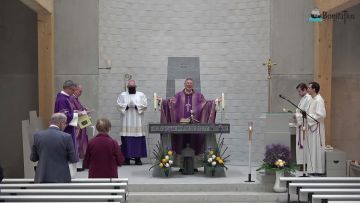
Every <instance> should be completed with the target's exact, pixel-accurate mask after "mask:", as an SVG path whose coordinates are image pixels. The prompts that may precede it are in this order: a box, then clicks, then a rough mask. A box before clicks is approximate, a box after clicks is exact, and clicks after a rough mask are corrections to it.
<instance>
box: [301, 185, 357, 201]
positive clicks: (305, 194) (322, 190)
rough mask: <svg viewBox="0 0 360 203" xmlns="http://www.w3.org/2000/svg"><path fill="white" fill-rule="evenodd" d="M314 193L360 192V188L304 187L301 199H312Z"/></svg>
mask: <svg viewBox="0 0 360 203" xmlns="http://www.w3.org/2000/svg"><path fill="white" fill-rule="evenodd" d="M314 194H323V195H326V194H360V188H302V189H300V194H299V195H300V201H311V200H312V195H314Z"/></svg>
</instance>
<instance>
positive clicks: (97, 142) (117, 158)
mask: <svg viewBox="0 0 360 203" xmlns="http://www.w3.org/2000/svg"><path fill="white" fill-rule="evenodd" d="M110 129H111V123H110V121H109V120H108V119H106V118H102V119H99V120H98V121H97V122H96V130H97V131H98V132H99V134H97V135H96V136H95V137H94V138H93V139H91V140H90V141H89V144H88V147H87V149H86V154H85V158H84V167H85V168H89V178H117V177H118V172H117V167H118V166H121V165H122V163H123V162H124V156H123V155H122V153H121V149H120V146H119V144H118V143H117V141H116V140H114V139H113V138H111V137H110V136H109V132H110Z"/></svg>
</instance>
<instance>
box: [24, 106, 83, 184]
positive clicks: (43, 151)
mask: <svg viewBox="0 0 360 203" xmlns="http://www.w3.org/2000/svg"><path fill="white" fill-rule="evenodd" d="M66 126H67V119H66V115H65V114H64V113H55V114H53V115H52V116H51V120H50V127H49V128H48V129H46V130H42V131H38V132H35V133H34V136H33V137H34V143H33V146H32V149H31V155H30V160H31V161H33V162H36V161H38V163H37V167H36V172H35V180H34V182H36V183H68V182H71V176H70V170H69V162H70V163H75V162H76V161H77V158H76V155H75V149H74V145H73V141H72V139H71V135H69V134H68V133H65V132H62V131H63V130H64V129H65V128H66Z"/></svg>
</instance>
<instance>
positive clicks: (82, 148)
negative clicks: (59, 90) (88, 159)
mask: <svg viewBox="0 0 360 203" xmlns="http://www.w3.org/2000/svg"><path fill="white" fill-rule="evenodd" d="M70 101H71V103H72V104H73V107H74V110H79V111H84V110H85V111H86V110H87V109H86V108H85V107H84V106H83V105H82V104H81V103H80V101H79V98H77V97H75V96H71V97H70ZM75 138H76V144H77V149H75V150H76V151H77V153H78V155H79V158H81V159H84V157H85V152H86V148H87V145H88V142H89V140H88V135H87V133H86V128H84V129H81V128H79V127H77V128H75Z"/></svg>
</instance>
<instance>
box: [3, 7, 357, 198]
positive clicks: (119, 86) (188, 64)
mask: <svg viewBox="0 0 360 203" xmlns="http://www.w3.org/2000/svg"><path fill="white" fill-rule="evenodd" d="M359 36H360V0H306V1H304V0H292V1H289V0H181V1H175V0H1V1H0V84H1V85H0V94H2V95H3V96H2V98H3V99H1V100H0V106H3V107H4V108H3V109H2V112H1V114H0V125H1V133H0V166H1V168H2V170H3V178H4V181H3V182H2V183H0V201H5V202H15V201H17V202H44V201H45V200H47V201H52V202H79V201H80V202H95V201H98V202H107V201H116V202H136V203H140V202H174V203H175V202H264V203H265V202H290V201H293V200H294V201H295V200H296V201H298V200H302V201H305V202H308V201H312V202H334V203H335V202H338V203H340V202H344V201H348V202H360V177H359V176H360V164H359V163H360V147H359V144H360V139H359V132H360V125H359V123H358V121H360V106H359V103H358V102H359V101H360V91H358V90H357V89H358V88H360V69H359V63H360V57H359V56H360V46H358V45H359V44H360V38H359ZM189 78H191V82H192V83H193V90H192V92H199V94H201V95H203V96H204V98H205V100H206V101H205V102H207V103H206V105H209V106H211V104H213V106H211V108H210V107H208V109H210V110H209V111H210V112H212V113H213V114H211V113H209V114H208V115H207V116H210V117H211V116H212V115H214V116H216V118H215V117H214V121H213V122H210V121H209V122H208V121H206V122H203V115H202V114H203V113H204V111H205V110H203V109H205V107H201V108H203V109H202V110H201V111H200V110H195V104H193V107H191V108H194V112H195V115H194V114H193V113H194V112H193V111H192V110H191V113H190V111H189V114H188V115H189V116H183V117H189V118H190V121H189V122H190V124H189V125H188V126H194V127H193V128H190V127H189V128H187V127H186V124H178V123H176V122H175V123H176V124H175V123H174V122H173V121H172V120H171V121H170V119H172V116H171V115H170V116H169V115H167V118H166V116H164V115H165V113H164V112H166V111H167V110H168V109H170V110H168V111H173V109H172V106H171V105H170V103H171V101H173V100H171V99H170V98H172V97H173V96H174V95H175V94H176V93H177V92H178V91H180V92H181V91H182V90H183V89H184V92H185V93H184V95H185V96H186V95H187V93H186V82H187V81H188V79H189ZM68 80H72V81H74V82H75V83H77V84H81V86H82V91H83V92H82V95H81V97H80V101H81V103H82V104H84V105H85V106H86V107H87V110H89V112H91V113H90V117H91V123H92V124H91V126H88V127H86V128H84V129H85V131H86V132H87V136H88V138H87V139H88V140H91V139H94V138H95V136H96V134H97V133H98V130H96V128H97V126H95V125H96V123H97V120H98V119H100V118H106V119H108V120H109V121H110V122H111V130H110V132H109V135H110V137H111V138H112V139H114V140H116V141H117V142H118V143H120V144H121V143H122V142H124V140H123V139H122V137H121V135H122V133H123V132H124V128H125V127H124V125H125V124H124V123H125V121H124V118H123V117H124V116H123V114H122V113H121V112H120V110H119V106H118V105H119V102H118V101H117V99H118V97H120V96H119V95H120V94H121V93H122V92H127V91H128V86H129V81H132V80H134V81H136V90H139V91H141V92H142V93H144V95H146V98H147V108H145V109H146V111H144V112H142V113H141V114H142V118H141V125H140V128H141V129H140V131H141V132H143V136H144V138H145V142H144V143H145V144H144V145H146V147H144V149H145V153H146V154H147V156H146V157H143V158H142V159H141V160H142V165H141V166H137V165H140V164H137V165H134V164H131V165H123V166H121V167H118V169H117V171H118V174H119V177H118V178H116V179H114V180H113V181H112V179H111V178H110V179H109V180H108V179H106V178H103V179H98V180H96V179H94V180H92V179H89V178H88V169H86V170H79V171H76V169H75V170H74V171H72V169H71V168H70V171H71V177H72V182H71V183H68V186H66V185H63V186H56V184H54V186H46V185H44V187H40V186H39V188H35V186H34V188H32V186H24V185H26V184H29V185H30V183H31V184H32V183H33V182H34V180H33V179H34V176H35V171H34V167H35V166H36V163H33V162H31V161H30V154H31V151H32V150H33V149H32V148H33V137H32V135H33V133H34V132H37V131H39V130H44V129H47V128H48V126H49V121H50V119H51V118H52V115H53V113H56V112H54V104H55V102H56V100H57V94H58V93H59V92H61V91H62V90H63V85H64V84H65V83H66V81H68ZM184 81H185V83H184ZM311 82H316V83H317V84H319V86H320V90H319V92H316V91H315V95H316V94H318V95H321V98H322V99H323V107H324V109H325V110H326V117H325V118H320V117H319V119H322V120H321V122H317V124H316V125H317V126H320V125H322V127H323V128H324V130H323V131H324V132H320V130H319V129H320V127H318V128H316V129H315V130H312V129H311V127H309V129H307V127H304V128H298V126H297V125H296V122H297V121H296V119H295V116H296V111H297V109H298V108H297V107H299V106H298V104H299V102H300V99H301V97H299V95H298V88H297V85H298V84H300V83H305V84H307V85H309V83H311ZM184 85H185V88H184ZM310 89H315V90H316V88H314V84H312V85H311V88H310ZM129 91H130V90H129ZM306 91H307V92H309V91H308V89H306V90H305V92H306ZM176 95H177V94H176ZM311 96H312V95H311ZM158 97H159V98H160V97H161V100H160V99H158ZM194 97H195V96H193V97H192V98H194ZM175 98H176V97H175ZM186 98H188V97H186ZM196 98H197V97H196ZM312 99H314V97H312ZM158 100H159V101H158ZM180 100H181V99H179V103H180ZM181 101H182V100H181ZM184 101H185V100H184ZM186 101H187V100H186ZM186 101H185V102H186ZM164 102H165V103H166V102H168V103H166V105H165V103H164ZM187 102H188V101H187ZM211 102H213V103H211ZM188 104H189V102H188ZM185 106H186V105H185ZM190 106H191V105H190ZM125 107H126V105H125ZM135 107H136V110H137V111H139V109H138V108H140V107H137V106H135ZM127 108H129V107H127ZM130 108H132V107H131V106H130ZM166 108H168V109H166ZM164 109H165V110H164ZM179 109H180V107H179ZM184 109H185V110H184ZM206 109H207V107H206ZM214 109H216V112H215V113H214V112H213V111H215V110H214ZM127 110H128V109H126V110H124V112H125V111H127ZM188 110H189V109H188ZM211 110H213V111H211ZM174 111H175V110H174ZM181 111H186V107H183V109H182V110H180V112H181ZM301 112H304V113H305V114H306V113H309V114H311V113H310V112H308V111H307V110H304V111H301ZM301 112H300V114H301ZM65 113H66V112H65ZM316 113H318V111H316V112H315V114H314V115H315V117H316V116H318V115H316ZM200 114H201V115H200ZM204 114H205V113H204ZM186 115H187V114H186ZM311 115H313V114H311ZM194 116H195V118H197V119H198V120H200V123H201V124H203V127H201V124H199V125H196V124H192V121H193V120H195V121H197V120H196V119H194ZM175 117H176V116H175ZM200 117H201V119H200ZM163 118H165V119H163ZM316 118H318V117H316ZM166 119H168V120H167V122H168V123H166V122H165V123H164V121H163V120H166ZM179 119H182V118H178V120H179ZM310 119H311V117H309V115H308V117H307V121H306V123H308V122H309V120H310ZM178 120H177V122H179V121H178ZM209 120H211V118H209ZM303 122H305V120H304V121H303ZM195 123H197V122H195ZM204 123H206V124H204ZM309 123H310V122H309ZM320 123H321V124H320ZM169 126H170V127H171V128H170V127H169ZM184 126H185V127H184ZM206 127H208V128H206ZM161 129H162V131H161ZM164 129H167V130H164ZM179 129H180V131H181V132H187V131H186V130H189V129H191V132H190V134H191V133H192V134H194V133H193V132H192V131H196V130H199V132H198V134H200V132H201V133H204V134H206V132H205V130H204V129H210V131H211V132H210V133H211V135H212V136H213V137H211V136H210V133H209V132H207V133H208V134H206V135H205V137H206V141H205V142H206V143H205V144H203V147H204V148H207V150H210V148H211V147H210V145H211V146H214V148H212V149H216V150H219V152H220V155H216V156H214V158H212V157H211V156H210V157H207V156H208V155H207V154H206V152H205V154H204V153H199V154H198V152H197V151H196V150H197V149H195V152H192V153H195V155H191V156H190V155H189V157H190V158H192V159H191V163H190V162H189V163H190V164H189V165H186V166H187V167H190V168H191V167H195V169H194V170H195V172H193V169H192V168H191V173H190V174H191V175H188V174H186V171H188V170H186V167H185V168H182V166H184V165H185V163H187V162H186V161H188V160H186V158H189V157H186V156H185V155H184V156H180V153H178V154H179V155H177V154H176V156H175V155H174V167H170V169H169V170H170V172H171V173H170V175H169V174H168V172H169V171H166V173H165V177H164V174H162V173H159V174H157V175H154V174H156V172H154V171H156V170H158V172H159V171H160V172H162V171H163V170H162V169H161V167H165V162H164V165H162V163H161V159H160V165H161V166H160V169H159V168H158V165H159V164H158V162H157V161H158V160H157V159H158V157H157V155H158V154H157V152H158V151H161V150H159V146H160V145H162V147H164V149H162V148H161V149H162V150H165V148H166V147H168V146H170V145H174V136H176V134H179V132H175V131H177V130H179ZM321 129H322V128H321ZM172 130H173V131H174V132H173V134H172V136H170V134H171V132H172ZM169 131H171V132H169ZM74 132H75V131H74ZM316 132H319V134H318V135H319V137H321V136H324V139H321V138H320V142H321V143H318V144H317V145H316V146H315V147H316V149H319V150H320V149H321V150H322V151H321V157H323V158H322V159H321V160H322V161H321V162H323V167H324V168H323V170H324V172H319V173H318V172H315V173H310V174H308V172H307V171H308V170H309V171H311V169H309V165H310V164H309V162H307V163H308V164H305V163H303V161H302V163H300V164H299V163H297V160H296V157H299V156H303V155H304V154H305V156H307V157H308V156H310V159H313V160H310V162H312V161H314V159H315V158H316V157H314V156H312V155H306V153H308V152H306V150H303V147H302V146H301V149H302V151H305V152H304V154H302V155H300V153H298V152H297V151H296V148H297V147H299V141H298V140H297V137H298V134H297V133H300V134H301V133H305V135H306V134H307V133H308V134H309V135H310V134H314V133H315V134H316ZM198 134H194V135H193V136H197V135H198ZM209 137H211V138H209ZM213 138H214V139H213ZM204 139H205V138H204ZM316 139H318V138H316ZM172 140H173V141H172ZM304 140H306V138H304ZM164 143H166V146H165V144H164ZM277 144H281V145H285V146H286V147H287V149H289V150H290V151H289V153H291V155H290V158H289V161H288V162H286V163H284V164H285V165H286V166H289V167H290V166H296V170H293V171H291V170H290V171H291V172H293V173H289V174H288V171H287V169H286V167H284V170H277V169H279V168H280V169H283V168H282V167H283V166H282V165H281V164H282V163H281V162H276V164H275V165H276V166H277V167H278V168H277V169H274V171H272V172H269V171H266V170H265V171H263V170H257V169H258V168H261V166H264V162H265V159H264V156H266V151H267V148H266V147H267V146H270V145H277ZM184 145H185V144H184ZM205 145H208V146H205ZM300 145H301V141H300ZM187 147H188V146H187ZM308 147H309V148H311V147H310V144H309V146H308ZM184 148H185V147H184ZM224 149H226V150H224ZM304 149H308V148H307V147H304ZM168 150H169V148H168ZM205 150H206V149H205ZM216 150H215V151H216ZM170 151H171V150H170ZM224 151H225V152H224ZM154 152H155V153H154ZM210 152H211V153H213V151H211V150H210V151H209V153H210ZM166 153H169V151H167V152H166ZM171 153H172V151H171V152H170V154H169V155H170V159H171V157H172V154H171ZM182 153H185V152H184V151H183V152H182ZM189 154H191V151H190V152H189ZM309 154H312V153H311V152H309ZM211 155H212V154H211ZM227 155H229V156H227ZM217 156H218V157H219V158H218V157H217ZM223 156H224V157H223ZM319 156H320V155H319ZM175 157H176V158H175ZM204 157H205V158H204ZM215 157H216V158H215ZM125 158H127V157H125ZM80 159H81V158H80ZM127 159H128V158H127ZM202 159H204V160H202ZM209 159H211V160H210V161H209V163H210V165H209V167H208V168H207V167H206V166H207V164H208V163H207V160H209ZM215 159H217V160H216V161H217V162H218V163H220V165H221V166H222V167H221V170H220V171H221V174H220V173H219V174H220V175H219V177H218V176H217V175H214V174H215V172H216V170H214V168H216V167H212V166H211V163H212V162H213V161H214V162H213V163H215ZM81 160H82V159H81ZM168 160H169V159H168V158H167V161H168ZM219 160H220V162H219ZM178 161H179V162H178ZM280 161H281V160H280ZM308 161H309V160H308ZM223 162H226V163H223ZM78 163H80V164H81V163H82V162H81V161H80V162H78ZM131 163H134V162H133V160H132V159H131ZM137 163H138V162H137ZM198 163H199V164H198ZM171 164H172V160H171ZM278 164H280V165H281V166H278ZM154 165H155V166H156V167H154V168H152V166H154ZM198 165H205V167H199V168H198V169H196V168H197V167H198ZM305 165H307V167H305ZM178 166H180V167H178ZM213 166H214V165H213ZM179 168H180V170H179ZM209 168H210V169H209ZM305 168H307V169H305ZM310 168H311V167H310ZM150 169H151V170H150ZM208 170H210V172H209V171H208ZM184 171H185V172H184ZM278 171H282V172H283V174H282V176H283V177H281V178H280V177H278ZM284 171H285V174H284ZM302 175H303V176H305V175H306V176H309V177H301V176H302ZM159 176H160V177H159ZM208 176H210V177H208ZM214 176H215V177H214ZM279 176H280V175H279ZM301 178H303V180H301ZM92 181H93V182H92ZM246 181H248V182H246ZM80 183H83V184H89V185H91V184H93V186H86V187H89V188H86V187H84V188H81V187H80V186H79V189H78V188H77V187H78V186H76V184H80ZM304 183H307V184H310V186H307V185H306V184H304ZM12 184H13V185H14V188H12V187H10V186H9V185H12ZM21 184H24V185H23V186H21ZM41 184H43V183H41ZM41 184H39V185H41ZM72 184H74V185H72ZM101 184H108V185H106V186H101ZM111 184H113V185H111ZM274 184H275V185H274ZM291 184H293V185H291ZM296 184H299V185H296ZM301 184H303V185H301ZM311 184H313V185H311ZM332 184H334V186H331V185H332ZM347 184H349V185H347ZM351 184H352V185H351ZM16 185H18V186H16ZM33 185H36V184H33ZM314 185H315V186H314ZM96 186H98V188H97V187H96ZM26 187H29V188H28V189H29V190H30V189H32V190H34V193H31V192H25V193H23V190H26V189H24V188H26ZM57 187H58V188H60V189H61V188H63V189H64V188H65V189H64V191H63V193H60V192H59V193H57V192H54V191H47V192H44V191H45V190H55V189H56V188H57ZM102 187H103V188H102ZM307 187H308V188H307ZM54 188H55V189H54ZM74 188H76V189H77V193H76V192H73V193H71V192H70V193H66V191H71V190H73V189H74ZM99 188H101V189H102V190H104V191H103V192H104V193H100V192H99V193H96V192H94V193H93V194H90V193H92V191H91V190H90V189H94V190H95V189H99ZM109 188H110V189H111V190H110V189H109ZM119 188H120V189H119ZM279 188H280V189H279ZM309 188H310V189H309ZM313 188H316V189H317V190H315V189H313ZM324 188H325V189H324ZM11 189H14V190H13V191H12V192H11V191H10V190H11ZM15 189H17V190H15ZM112 189H114V191H112ZM115 189H116V191H115ZM312 189H313V190H312ZM6 190H9V191H8V192H6ZM35 190H39V191H35ZM40 190H41V191H40ZM105 190H107V191H105ZM2 191H5V192H2ZM37 192H38V193H37ZM10 194H13V197H10V196H11V195H10ZM61 194H62V195H61ZM69 194H70V195H69ZM112 194H116V195H114V196H113V197H111V195H112ZM308 194H309V195H308ZM41 195H43V196H44V195H48V199H46V197H45V199H41V198H44V197H41ZM76 195H77V196H76ZM92 195H93V196H92ZM66 196H70V197H71V198H72V199H71V198H69V199H66ZM95 196H96V197H95ZM7 198H8V199H7ZM16 198H19V199H16ZM62 198H63V199H62Z"/></svg>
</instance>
